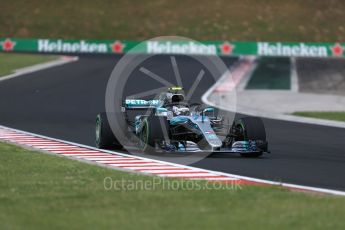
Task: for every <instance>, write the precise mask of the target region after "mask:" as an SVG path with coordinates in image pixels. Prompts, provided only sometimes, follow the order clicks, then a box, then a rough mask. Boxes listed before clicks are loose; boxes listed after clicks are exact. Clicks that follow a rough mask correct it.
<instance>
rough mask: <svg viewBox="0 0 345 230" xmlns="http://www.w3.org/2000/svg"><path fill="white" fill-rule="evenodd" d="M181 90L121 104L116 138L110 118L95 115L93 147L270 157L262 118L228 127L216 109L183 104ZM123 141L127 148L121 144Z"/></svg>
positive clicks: (243, 120) (169, 90)
mask: <svg viewBox="0 0 345 230" xmlns="http://www.w3.org/2000/svg"><path fill="white" fill-rule="evenodd" d="M182 90H183V89H182V88H181V87H171V88H169V89H168V91H167V92H163V93H161V94H160V96H159V98H158V99H156V100H141V99H125V100H124V101H123V103H122V108H121V113H120V114H121V115H120V116H123V121H124V122H122V121H120V122H119V123H120V126H119V125H118V126H117V127H121V131H122V133H120V134H118V133H115V134H114V132H112V130H114V128H112V127H111V125H110V122H109V121H110V120H111V119H109V116H113V115H112V114H106V113H100V114H98V115H97V118H96V146H97V147H98V148H104V149H107V148H112V149H120V148H123V147H124V146H125V145H127V144H129V143H130V144H129V145H132V146H135V147H136V148H137V149H138V150H140V151H143V152H152V153H153V152H154V153H157V152H158V153H159V152H162V153H163V152H174V153H175V152H198V151H203V152H207V151H209V152H212V153H214V152H222V153H239V154H241V155H242V156H244V157H258V156H261V155H262V154H263V153H264V152H268V149H267V148H268V143H267V141H266V132H265V127H264V124H263V122H262V120H261V119H260V118H257V117H243V118H240V119H237V120H235V121H234V122H232V123H230V124H229V123H228V122H227V119H226V118H225V117H222V116H218V115H216V113H215V108H212V107H209V106H205V105H201V104H199V103H192V104H190V103H187V102H186V101H185V97H184V94H183V93H182ZM119 109H120V108H119ZM117 116H119V115H117ZM111 118H113V117H111ZM121 135H122V136H126V138H122V139H126V140H129V141H127V142H129V143H123V142H124V141H119V139H120V138H121V137H122V136H121ZM133 137H134V138H133Z"/></svg>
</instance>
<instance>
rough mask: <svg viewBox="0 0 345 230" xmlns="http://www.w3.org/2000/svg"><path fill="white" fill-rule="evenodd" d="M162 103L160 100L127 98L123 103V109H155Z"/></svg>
mask: <svg viewBox="0 0 345 230" xmlns="http://www.w3.org/2000/svg"><path fill="white" fill-rule="evenodd" d="M159 105H160V101H159V100H142V99H126V100H125V101H123V103H122V107H123V109H125V110H126V109H133V110H135V109H153V108H157V107H158V106H159Z"/></svg>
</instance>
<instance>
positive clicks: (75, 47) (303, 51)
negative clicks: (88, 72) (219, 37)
mask: <svg viewBox="0 0 345 230" xmlns="http://www.w3.org/2000/svg"><path fill="white" fill-rule="evenodd" d="M134 47H135V49H133V48H134ZM344 49H345V43H303V42H301V43H298V42H231V41H205V42H202V43H199V42H193V41H152V40H151V41H145V42H138V41H123V40H63V39H16V38H0V51H4V52H41V53H45V52H47V53H102V54H107V53H108V54H112V53H113V54H121V53H127V52H135V53H145V54H196V55H234V56H236V55H258V56H296V57H343V56H344Z"/></svg>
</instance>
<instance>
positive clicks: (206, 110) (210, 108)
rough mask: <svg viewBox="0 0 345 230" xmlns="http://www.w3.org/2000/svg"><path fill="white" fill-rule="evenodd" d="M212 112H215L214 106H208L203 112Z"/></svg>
mask: <svg viewBox="0 0 345 230" xmlns="http://www.w3.org/2000/svg"><path fill="white" fill-rule="evenodd" d="M211 112H214V108H212V107H208V108H206V109H204V111H203V113H211Z"/></svg>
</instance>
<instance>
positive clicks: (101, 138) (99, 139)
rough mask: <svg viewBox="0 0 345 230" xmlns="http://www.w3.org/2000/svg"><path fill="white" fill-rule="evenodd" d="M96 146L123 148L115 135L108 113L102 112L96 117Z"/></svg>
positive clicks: (101, 147)
mask: <svg viewBox="0 0 345 230" xmlns="http://www.w3.org/2000/svg"><path fill="white" fill-rule="evenodd" d="M95 142H96V147H97V148H100V149H110V148H111V149H121V148H122V145H121V144H120V143H119V141H118V140H117V139H116V137H115V136H114V134H113V132H112V130H111V128H110V125H109V122H108V118H107V114H106V113H100V114H98V115H97V117H96V139H95Z"/></svg>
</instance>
